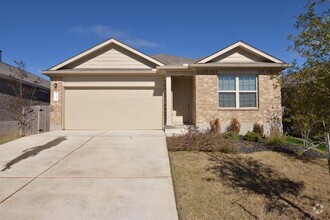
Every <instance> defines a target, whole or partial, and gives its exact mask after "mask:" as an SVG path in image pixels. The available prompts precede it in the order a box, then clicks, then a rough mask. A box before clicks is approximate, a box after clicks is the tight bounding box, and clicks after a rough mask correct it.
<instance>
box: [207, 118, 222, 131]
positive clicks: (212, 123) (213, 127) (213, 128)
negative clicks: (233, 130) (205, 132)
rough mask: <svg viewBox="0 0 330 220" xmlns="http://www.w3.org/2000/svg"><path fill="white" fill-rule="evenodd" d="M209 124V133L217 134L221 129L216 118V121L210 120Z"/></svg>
mask: <svg viewBox="0 0 330 220" xmlns="http://www.w3.org/2000/svg"><path fill="white" fill-rule="evenodd" d="M209 124H210V129H211V130H210V132H211V133H212V134H217V133H219V132H220V130H221V127H220V121H219V118H216V119H214V120H211V121H210V122H209Z"/></svg>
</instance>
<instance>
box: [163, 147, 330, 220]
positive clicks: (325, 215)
mask: <svg viewBox="0 0 330 220" xmlns="http://www.w3.org/2000/svg"><path fill="white" fill-rule="evenodd" d="M169 154H170V161H171V169H172V175H173V182H174V189H175V195H176V202H177V208H178V213H179V217H180V219H304V218H307V219H308V218H315V219H317V218H320V219H329V218H330V207H329V206H330V187H329V183H330V175H329V173H328V168H327V163H326V161H325V160H324V159H322V160H321V159H317V160H312V161H304V160H297V159H295V158H292V157H288V156H285V155H283V154H280V153H276V152H270V151H267V152H258V153H253V154H230V155H229V154H223V153H218V152H217V153H204V152H198V153H195V152H185V151H181V152H169ZM316 204H322V205H323V212H322V213H320V214H317V213H316V212H315V210H313V207H314V206H315V205H316Z"/></svg>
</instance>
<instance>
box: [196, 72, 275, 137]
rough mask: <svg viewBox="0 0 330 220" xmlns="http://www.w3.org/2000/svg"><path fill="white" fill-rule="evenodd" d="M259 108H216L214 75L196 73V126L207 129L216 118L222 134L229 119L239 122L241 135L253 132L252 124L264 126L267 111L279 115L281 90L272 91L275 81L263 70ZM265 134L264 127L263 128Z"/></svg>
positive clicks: (215, 79) (216, 84) (259, 77)
mask: <svg viewBox="0 0 330 220" xmlns="http://www.w3.org/2000/svg"><path fill="white" fill-rule="evenodd" d="M258 72H259V74H258V82H259V84H258V98H259V108H258V109H253V110H252V109H251V110H249V109H237V110H236V109H230V110H229V109H228V110H224V109H219V107H218V106H219V104H218V76H217V74H215V73H213V74H203V73H197V74H196V81H195V82H196V125H197V126H199V127H201V128H206V127H207V126H208V123H209V121H210V120H212V119H214V118H219V119H220V123H221V129H222V131H225V130H226V129H227V127H228V125H229V123H230V120H231V119H232V118H237V119H238V120H239V122H240V123H241V133H242V134H244V133H246V132H247V131H249V130H252V127H253V124H254V123H256V122H258V123H262V124H264V125H265V124H266V123H265V120H266V118H267V115H269V114H268V111H269V110H271V109H272V108H273V109H275V110H276V111H277V112H278V113H279V114H280V116H281V114H282V112H281V91H280V88H279V87H277V88H274V85H275V83H276V79H271V77H270V76H271V75H269V74H267V73H266V72H265V71H258ZM265 129H266V132H267V127H266V128H265Z"/></svg>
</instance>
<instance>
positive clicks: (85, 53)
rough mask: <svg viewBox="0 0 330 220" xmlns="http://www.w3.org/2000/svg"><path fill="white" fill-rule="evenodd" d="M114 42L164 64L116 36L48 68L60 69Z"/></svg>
mask: <svg viewBox="0 0 330 220" xmlns="http://www.w3.org/2000/svg"><path fill="white" fill-rule="evenodd" d="M112 44H114V45H117V46H118V47H120V48H123V49H125V50H127V51H129V52H131V53H133V54H135V55H137V56H139V57H141V58H143V59H145V60H147V61H149V62H151V63H153V64H155V65H156V66H164V64H163V63H162V62H160V61H158V60H156V59H154V58H152V57H150V56H148V55H146V54H144V53H141V52H140V51H138V50H136V49H133V48H132V47H129V46H127V45H126V44H124V43H122V42H120V41H118V40H116V39H114V38H111V39H109V40H106V41H104V42H103V43H100V44H98V45H96V46H94V47H92V48H90V49H88V50H86V51H84V52H82V53H80V54H77V55H76V56H74V57H71V58H70V59H68V60H66V61H63V62H62V63H59V64H57V65H56V66H53V67H51V68H50V69H48V70H59V69H61V68H63V67H65V66H67V65H69V64H72V63H73V62H75V61H77V60H79V59H82V58H84V57H86V56H87V55H90V54H91V53H93V52H95V51H97V50H100V49H102V48H105V47H107V46H110V45H112Z"/></svg>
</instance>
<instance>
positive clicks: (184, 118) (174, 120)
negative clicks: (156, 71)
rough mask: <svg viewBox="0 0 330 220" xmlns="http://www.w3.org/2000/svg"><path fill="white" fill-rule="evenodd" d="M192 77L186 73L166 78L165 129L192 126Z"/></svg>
mask: <svg viewBox="0 0 330 220" xmlns="http://www.w3.org/2000/svg"><path fill="white" fill-rule="evenodd" d="M193 88H194V77H193V76H192V74H188V73H177V74H172V75H167V76H166V96H165V99H166V102H165V106H166V127H167V128H171V127H173V128H174V127H179V128H180V127H183V126H184V125H192V124H194V118H193V109H194V102H193V97H194V96H193Z"/></svg>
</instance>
